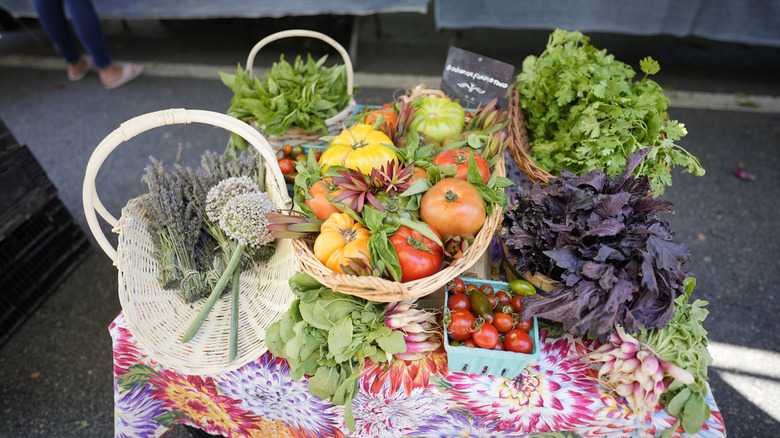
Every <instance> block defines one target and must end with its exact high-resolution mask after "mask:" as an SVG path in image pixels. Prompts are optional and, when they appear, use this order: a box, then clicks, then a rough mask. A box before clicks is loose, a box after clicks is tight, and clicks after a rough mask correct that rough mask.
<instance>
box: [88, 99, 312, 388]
mask: <svg viewBox="0 0 780 438" xmlns="http://www.w3.org/2000/svg"><path fill="white" fill-rule="evenodd" d="M189 123H204V124H210V125H214V126H217V127H221V128H224V129H227V130H229V131H232V132H234V133H236V134H238V135H240V136H242V137H243V138H244V139H246V140H247V142H248V143H250V144H251V145H252V146H254V147H255V148H256V149H257V150H258V151H259V152H260V154H261V155H262V156H263V158H264V161H265V163H266V187H267V190H266V191H267V193H268V195H269V197H270V198H271V200H272V201H273V202H274V203H275V204H276V205H277V207H279V208H280V209H288V208H290V207H291V205H292V201H291V199H290V197H289V195H288V193H287V187H286V184H285V182H284V177H283V175H282V173H281V170H280V169H279V167H278V166H276V165H275V163H276V160H275V155H274V152H273V151H272V150H271V147H270V145H269V144H268V143H267V142H266V140H265V139H264V138H263V136H262V135H261V134H260V133H259V132H258V131H257V130H255V129H253V128H252V127H251V126H249V125H248V124H246V123H244V122H241V121H240V120H238V119H235V118H233V117H230V116H227V115H225V114H220V113H216V112H210V111H198V110H185V109H169V110H164V111H158V112H153V113H148V114H144V115H141V116H138V117H135V118H133V119H130V120H128V121H126V122H125V123H123V124H122V125H121V126H120V127H119V128H118V129H116V130H115V131H113V132H112V133H110V134H109V135H108V136H107V137H106V138H105V139H104V140H103V141H102V142H101V143H100V144H99V145H98V146H97V148H96V149H95V151H94V152H93V153H92V156H91V157H90V159H89V163H88V165H87V171H86V175H85V178H84V185H83V188H82V190H83V191H82V196H83V204H84V212H85V215H86V218H87V223H88V225H89V228H90V230H91V231H92V233H93V234H94V236H95V239H96V240H97V242H98V244H99V245H100V247H101V248H102V249H103V250H104V251H105V252H106V254H107V255H108V256H109V257H110V258H111V259H112V260H113V261H114V264H115V265H116V267H117V269H118V273H119V278H118V289H119V292H118V293H119V301H120V303H121V305H122V311H123V312H124V314H125V317H126V319H127V324H128V328H129V329H130V332H131V333H132V334H133V336H135V338H136V339H137V340H138V342H139V344H140V345H141V346H142V347H143V348H144V350H145V352H147V353H148V354H149V356H150V357H151V358H152V359H154V360H156V361H157V362H159V363H160V364H161V365H164V366H166V367H169V368H172V369H175V370H177V371H178V372H181V373H186V374H209V373H216V372H222V371H228V370H232V369H236V368H239V367H241V366H243V365H245V364H246V363H248V362H249V361H251V360H254V359H257V358H258V357H260V355H262V354H263V353H264V352H265V351H266V350H267V347H266V345H265V330H266V329H267V327H268V326H269V325H271V324H272V323H273V322H274V321H276V320H278V319H279V317H281V315H282V314H283V313H284V312H286V311H287V310H288V309H289V306H290V304H291V303H292V301H293V299H294V298H295V295H294V294H293V293H292V291H291V290H290V287H289V284H288V280H289V278H290V277H291V276H292V275H293V274H294V273H295V272H297V271H299V270H300V267H299V264H298V262H297V259H296V258H295V256H294V248H293V245H292V243H291V242H290V241H289V240H287V239H280V240H278V241H277V249H276V252H275V254H274V256H273V257H272V258H271V259H270V260H268V261H267V262H264V263H262V264H259V265H258V266H257V267H256V268H255V269H247V270H245V271H244V272H242V273H241V275H240V280H239V285H240V292H239V303H240V305H239V309H240V310H239V325H238V327H239V332H238V333H239V344H238V355H237V357H236V358H235V359H234V360H233V361H232V362H230V361H229V355H228V354H229V352H228V345H229V333H230V304H231V303H230V294H225V295H224V296H223V297H221V298H220V299H219V300H218V301H217V303H216V304H215V306H214V308H213V309H212V311H211V313H210V314H209V316H208V317H207V318H206V320H205V322H204V324H203V326H202V327H201V329H200V330H199V332H198V333H197V334H196V335H195V337H194V338H192V339H191V340H190V341H188V342H187V343H182V342H181V339H182V336H183V334H184V333H185V331H186V330H187V328H188V327H189V325H190V324H191V323H192V321H193V320H194V318H195V317H196V315H197V314H198V313H199V312H200V309H201V308H202V306H203V305H204V303H205V301H206V300H199V301H197V302H194V303H191V304H188V303H185V302H184V300H183V299H182V298H181V294H180V293H179V291H176V290H166V289H163V287H162V286H161V284H160V283H159V281H158V279H157V278H158V275H159V271H158V265H157V261H156V259H155V258H154V257H153V256H152V255H151V254H152V252H153V251H154V243H153V240H152V235H151V232H150V230H149V226H148V225H149V223H148V221H147V219H146V218H145V217H146V216H145V212H144V210H143V208H142V207H141V203H140V200H141V198H140V197H139V198H134V199H131V200H130V201H129V202H128V203H127V205H126V206H125V207H124V208H123V209H122V216H121V218H120V219H119V220H117V219H115V218H114V217H113V216H111V214H110V213H108V211H107V210H106V209H105V207H104V206H103V204H102V203H101V202H100V198H99V197H98V194H97V190H96V187H95V178H96V176H97V173H98V170H99V169H100V166H101V165H102V163H103V161H104V160H105V159H106V157H107V156H108V155H109V154H110V153H111V151H112V150H114V149H115V148H116V147H117V146H118V145H119V144H120V143H122V142H124V141H126V140H129V139H131V138H133V137H134V136H136V135H138V134H140V133H142V132H144V131H147V130H149V129H152V128H155V127H159V126H164V125H172V124H189ZM144 196H145V195H144ZM96 212H97V213H99V214H100V216H101V217H102V218H103V219H104V220H106V222H108V223H109V224H111V225H113V226H114V230H115V231H116V232H118V233H119V239H118V245H117V248H116V249H114V248H113V247H112V245H111V244H110V243H109V241H108V239H107V238H106V236H105V235H104V234H103V231H102V230H101V228H100V226H99V224H98V219H97V216H96Z"/></svg>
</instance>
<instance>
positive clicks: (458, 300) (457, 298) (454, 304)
mask: <svg viewBox="0 0 780 438" xmlns="http://www.w3.org/2000/svg"><path fill="white" fill-rule="evenodd" d="M447 308H449V309H450V310H471V300H470V299H469V297H468V295H466V294H452V295H450V298H449V299H448V300H447Z"/></svg>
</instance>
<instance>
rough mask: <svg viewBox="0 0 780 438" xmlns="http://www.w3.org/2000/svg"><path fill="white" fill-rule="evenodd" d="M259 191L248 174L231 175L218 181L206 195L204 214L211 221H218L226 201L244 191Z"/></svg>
mask: <svg viewBox="0 0 780 438" xmlns="http://www.w3.org/2000/svg"><path fill="white" fill-rule="evenodd" d="M257 192H260V186H258V185H257V183H256V182H255V181H254V180H252V178H250V177H248V176H233V177H230V178H227V179H224V180H222V181H220V183H219V184H217V185H215V186H214V187H212V188H211V189H210V190H209V193H208V195H206V216H207V217H208V218H209V220H210V221H212V222H218V221H219V220H220V218H221V216H222V210H223V208H224V207H225V205H226V204H227V202H228V201H229V200H230V199H231V198H233V197H235V196H238V195H241V194H244V193H257Z"/></svg>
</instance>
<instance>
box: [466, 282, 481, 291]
mask: <svg viewBox="0 0 780 438" xmlns="http://www.w3.org/2000/svg"><path fill="white" fill-rule="evenodd" d="M472 290H479V286H477V285H476V284H474V283H469V284H467V285H466V291H472Z"/></svg>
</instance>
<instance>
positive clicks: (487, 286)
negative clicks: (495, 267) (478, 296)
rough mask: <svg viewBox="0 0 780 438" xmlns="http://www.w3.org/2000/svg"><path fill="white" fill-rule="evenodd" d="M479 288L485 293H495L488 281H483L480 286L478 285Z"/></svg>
mask: <svg viewBox="0 0 780 438" xmlns="http://www.w3.org/2000/svg"><path fill="white" fill-rule="evenodd" d="M479 290H481V291H482V293H483V294H485V295H487V294H492V293H495V290H493V285H491V284H488V283H485V284H483V285H482V286H480V287H479Z"/></svg>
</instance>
